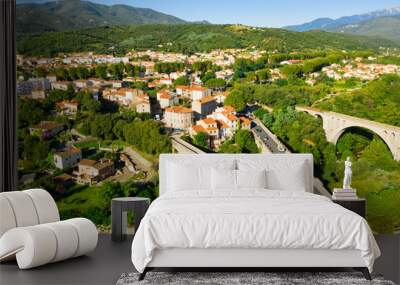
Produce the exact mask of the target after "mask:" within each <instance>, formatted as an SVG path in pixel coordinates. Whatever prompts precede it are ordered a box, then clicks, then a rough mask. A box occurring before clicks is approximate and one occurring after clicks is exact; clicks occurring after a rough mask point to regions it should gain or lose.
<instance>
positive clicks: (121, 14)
mask: <svg viewBox="0 0 400 285" xmlns="http://www.w3.org/2000/svg"><path fill="white" fill-rule="evenodd" d="M152 23H154V24H181V23H185V21H184V20H181V19H179V18H176V17H174V16H170V15H167V14H163V13H160V12H157V11H154V10H152V9H145V8H135V7H131V6H127V5H113V6H106V5H100V4H95V3H92V2H89V1H81V0H64V1H56V2H48V3H43V4H34V3H27V4H18V5H17V19H16V25H17V33H18V34H26V33H42V32H49V31H64V30H73V29H83V28H94V27H99V26H107V25H108V26H114V25H128V24H152Z"/></svg>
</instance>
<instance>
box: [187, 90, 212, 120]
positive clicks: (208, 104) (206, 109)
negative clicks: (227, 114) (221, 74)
mask: <svg viewBox="0 0 400 285" xmlns="http://www.w3.org/2000/svg"><path fill="white" fill-rule="evenodd" d="M215 109H217V101H216V99H215V97H213V96H208V97H205V98H203V99H201V100H195V101H193V102H192V110H193V112H194V117H195V118H196V119H201V118H205V117H206V116H207V115H210V114H211V113H212V112H214V111H215Z"/></svg>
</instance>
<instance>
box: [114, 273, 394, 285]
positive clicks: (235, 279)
mask: <svg viewBox="0 0 400 285" xmlns="http://www.w3.org/2000/svg"><path fill="white" fill-rule="evenodd" d="M138 276H139V274H138V273H128V274H122V276H121V277H120V278H119V279H118V281H117V285H139V284H140V285H146V284H157V285H164V284H169V285H170V284H171V285H186V284H212V285H220V284H221V285H247V284H249V285H250V284H251V285H254V284H267V285H297V284H310V285H311V284H318V285H319V284H320V285H323V284H324V285H358V284H368V285H395V283H393V282H391V281H387V280H384V279H383V278H382V277H381V276H376V275H373V276H372V277H373V280H372V281H368V280H366V279H365V278H364V276H363V275H362V274H361V273H359V272H315V273H314V272H265V273H264V272H148V273H147V274H146V278H145V279H144V280H142V281H138Z"/></svg>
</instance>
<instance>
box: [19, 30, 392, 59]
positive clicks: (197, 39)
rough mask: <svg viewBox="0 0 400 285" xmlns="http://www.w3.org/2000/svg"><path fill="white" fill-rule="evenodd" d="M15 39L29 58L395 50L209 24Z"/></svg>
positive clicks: (366, 41) (357, 40)
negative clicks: (156, 51) (140, 51)
mask: <svg viewBox="0 0 400 285" xmlns="http://www.w3.org/2000/svg"><path fill="white" fill-rule="evenodd" d="M17 40H18V42H17V50H18V53H20V54H25V55H34V56H38V55H42V56H54V55H56V54H57V53H61V52H65V53H67V52H82V51H92V52H96V53H111V52H116V53H117V54H124V53H126V52H127V51H129V50H132V49H154V48H156V47H158V48H159V49H162V50H166V51H174V52H183V53H186V54H188V53H193V52H200V51H211V50H214V49H227V48H248V47H251V46H254V47H256V48H258V49H264V50H268V51H281V52H288V51H295V50H303V51H304V50H306V49H312V50H315V49H320V50H331V49H335V50H343V49H346V50H355V49H363V50H369V49H373V50H377V49H379V47H381V46H385V47H396V46H397V44H396V43H394V42H391V41H389V40H382V39H379V40H378V39H374V38H369V37H363V36H354V35H346V34H337V33H328V32H322V31H311V32H305V33H298V32H292V31H287V30H283V29H271V28H253V27H247V26H242V25H209V24H184V25H130V26H113V27H110V26H106V27H99V28H91V29H82V30H72V31H64V32H48V33H42V34H31V35H20V36H19V37H18V39H17Z"/></svg>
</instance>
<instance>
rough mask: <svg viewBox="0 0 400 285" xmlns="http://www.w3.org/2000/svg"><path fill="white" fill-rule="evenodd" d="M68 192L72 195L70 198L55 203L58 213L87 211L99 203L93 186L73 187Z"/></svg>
mask: <svg viewBox="0 0 400 285" xmlns="http://www.w3.org/2000/svg"><path fill="white" fill-rule="evenodd" d="M69 192H71V193H72V194H71V195H70V196H68V197H65V198H62V199H61V200H60V201H57V206H58V208H59V209H60V211H62V210H75V209H79V210H82V209H89V208H92V207H95V206H97V205H99V203H100V200H99V198H98V195H97V193H96V187H95V186H94V187H90V186H85V185H75V186H73V187H72V188H71V189H70V190H69Z"/></svg>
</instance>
